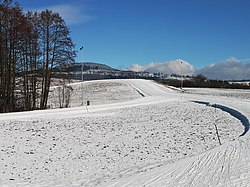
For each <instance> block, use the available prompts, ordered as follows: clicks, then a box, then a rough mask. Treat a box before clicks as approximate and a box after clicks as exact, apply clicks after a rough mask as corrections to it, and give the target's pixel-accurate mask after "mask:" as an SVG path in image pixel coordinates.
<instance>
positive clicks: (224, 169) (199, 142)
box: [0, 80, 250, 187]
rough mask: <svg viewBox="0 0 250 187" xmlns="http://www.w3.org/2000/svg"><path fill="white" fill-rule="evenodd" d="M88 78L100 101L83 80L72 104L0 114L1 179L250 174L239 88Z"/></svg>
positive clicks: (176, 182) (245, 111) (74, 182)
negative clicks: (182, 87)
mask: <svg viewBox="0 0 250 187" xmlns="http://www.w3.org/2000/svg"><path fill="white" fill-rule="evenodd" d="M83 85H85V86H86V85H88V89H85V92H84V100H85V99H86V100H87V99H89V100H90V103H91V105H90V106H86V105H84V106H81V99H82V98H81V88H82V87H81V84H80V83H74V84H73V88H74V93H73V95H72V101H71V106H72V108H66V109H51V110H43V111H32V112H21V113H8V114H0V128H1V131H0V142H1V143H0V168H1V170H0V186H42V187H45V186H247V185H248V183H249V182H250V178H249V173H250V169H249V168H250V160H249V159H250V158H249V156H248V155H249V153H250V151H249V150H250V145H249V143H248V142H249V133H248V131H247V132H246V134H245V135H244V136H241V137H240V135H241V134H242V133H243V132H245V131H246V130H247V126H246V125H247V124H249V117H250V104H248V101H247V100H246V99H245V97H244V98H241V97H240V96H239V95H240V94H239V93H237V97H233V96H226V97H225V96H221V95H220V93H221V92H220V93H219V94H217V92H216V90H205V91H203V90H201V89H200V90H199V92H197V91H192V93H191V91H189V92H188V93H182V92H179V91H178V89H171V88H168V87H165V86H163V85H159V84H157V83H155V82H152V81H148V80H105V81H89V82H85V83H84V84H83ZM201 93H206V94H201ZM209 93H210V94H209ZM228 93H230V92H229V91H228ZM233 94H234V92H233V91H232V94H231V95H233ZM243 94H244V92H243ZM55 97H56V96H55ZM50 99H51V100H50V101H51V103H52V101H55V98H54V95H53V94H52V95H51V98H50ZM79 100H80V101H79ZM77 101H78V102H77ZM202 103H204V104H202ZM206 103H211V104H216V105H217V106H220V107H217V108H215V107H213V106H212V105H211V106H208V105H206ZM54 104H55V105H54V106H55V107H56V102H54ZM230 111H231V112H230ZM244 120H245V122H244ZM242 122H243V123H244V124H243V123H242ZM215 124H216V125H217V128H218V131H219V135H220V140H221V142H222V145H219V143H218V137H217V136H216V132H215ZM244 125H245V126H244Z"/></svg>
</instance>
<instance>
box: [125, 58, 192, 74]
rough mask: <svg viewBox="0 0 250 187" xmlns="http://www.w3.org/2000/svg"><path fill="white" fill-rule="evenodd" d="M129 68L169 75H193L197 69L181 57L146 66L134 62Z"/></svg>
mask: <svg viewBox="0 0 250 187" xmlns="http://www.w3.org/2000/svg"><path fill="white" fill-rule="evenodd" d="M128 69H129V70H133V71H147V72H150V73H157V72H161V73H164V74H169V75H171V74H179V75H181V74H183V75H192V74H193V73H194V71H195V70H194V67H193V66H192V65H191V64H189V63H188V62H186V61H184V60H181V59H177V60H173V61H168V62H152V63H150V64H147V65H145V66H141V65H138V64H133V65H132V66H130V67H129V68H128Z"/></svg>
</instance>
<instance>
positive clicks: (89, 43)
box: [18, 0, 250, 78]
mask: <svg viewBox="0 0 250 187" xmlns="http://www.w3.org/2000/svg"><path fill="white" fill-rule="evenodd" d="M18 2H19V3H20V4H21V6H22V7H23V8H24V9H25V10H27V9H28V10H41V9H45V8H48V9H52V10H53V11H58V12H59V13H61V15H62V17H63V18H64V19H65V20H66V23H67V25H68V26H69V28H70V30H71V36H72V39H73V41H74V43H75V44H76V49H77V50H79V48H80V47H81V46H83V47H84V55H83V58H84V61H92V62H99V63H104V64H107V65H110V66H112V67H116V68H117V67H123V68H124V67H129V66H131V65H133V64H139V65H141V66H146V65H147V64H150V63H152V62H155V63H164V62H169V61H173V60H175V59H183V60H185V61H186V62H188V63H189V64H191V65H193V66H194V67H195V68H196V69H199V68H204V67H206V66H208V65H210V64H216V63H220V62H224V61H228V59H236V60H237V61H239V62H240V63H244V64H246V63H247V64H249V63H250V61H249V58H250V22H249V20H250V11H249V9H250V1H249V0H70V1H66V0H42V1H41V0H32V1H31V0H19V1H18ZM78 55H79V56H78V57H77V59H76V60H77V61H80V60H81V59H82V58H81V55H80V54H78ZM232 57H233V58H232ZM249 78H250V77H249Z"/></svg>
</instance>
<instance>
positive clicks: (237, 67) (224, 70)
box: [195, 57, 250, 80]
mask: <svg viewBox="0 0 250 187" xmlns="http://www.w3.org/2000/svg"><path fill="white" fill-rule="evenodd" d="M245 61H248V60H246V59H244V60H242V61H241V60H238V59H237V58H235V57H230V58H229V59H227V60H225V61H222V62H219V63H217V64H213V65H208V66H206V67H204V68H202V69H199V70H196V72H195V74H203V75H204V76H206V77H207V78H209V79H218V80H243V79H250V64H246V63H243V62H245Z"/></svg>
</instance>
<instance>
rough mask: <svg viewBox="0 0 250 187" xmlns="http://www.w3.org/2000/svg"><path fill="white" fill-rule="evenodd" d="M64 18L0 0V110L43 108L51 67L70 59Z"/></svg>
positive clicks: (70, 42) (68, 36)
mask: <svg viewBox="0 0 250 187" xmlns="http://www.w3.org/2000/svg"><path fill="white" fill-rule="evenodd" d="M74 57H75V51H74V44H73V42H72V40H71V38H70V32H69V29H68V27H67V26H66V24H65V22H64V20H63V19H62V18H61V16H60V15H59V14H58V13H54V12H52V11H49V10H44V11H41V12H27V13H24V12H23V10H22V8H21V7H20V5H19V4H18V3H13V2H12V1H11V0H0V112H11V111H19V110H33V109H45V108H47V101H48V94H49V89H50V83H51V78H52V77H53V71H52V70H53V69H54V68H56V67H59V66H60V67H61V66H63V65H66V64H68V63H72V62H73V61H74Z"/></svg>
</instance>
